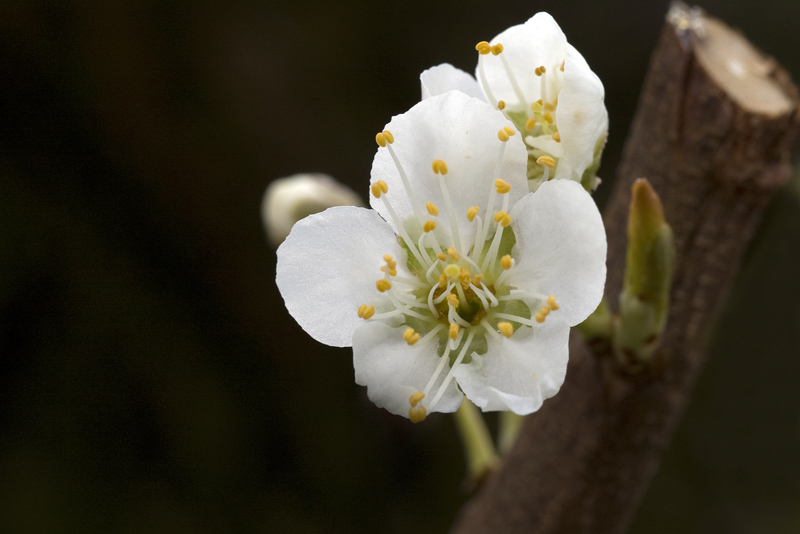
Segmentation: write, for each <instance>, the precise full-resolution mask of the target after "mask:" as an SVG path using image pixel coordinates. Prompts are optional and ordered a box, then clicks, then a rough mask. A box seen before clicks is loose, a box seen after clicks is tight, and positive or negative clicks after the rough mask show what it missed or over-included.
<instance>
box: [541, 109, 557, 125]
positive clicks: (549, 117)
mask: <svg viewBox="0 0 800 534" xmlns="http://www.w3.org/2000/svg"><path fill="white" fill-rule="evenodd" d="M544 120H546V121H547V122H548V123H550V124H553V123H554V122H555V121H556V119H555V118H554V117H553V114H552V113H550V112H547V113H545V114H544Z"/></svg>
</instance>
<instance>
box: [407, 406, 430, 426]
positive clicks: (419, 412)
mask: <svg viewBox="0 0 800 534" xmlns="http://www.w3.org/2000/svg"><path fill="white" fill-rule="evenodd" d="M427 415H428V411H427V410H426V409H425V406H423V405H421V404H420V405H419V406H417V407H416V408H409V410H408V418H409V419H410V420H411V422H412V423H420V422H422V421H424V420H425V416H427Z"/></svg>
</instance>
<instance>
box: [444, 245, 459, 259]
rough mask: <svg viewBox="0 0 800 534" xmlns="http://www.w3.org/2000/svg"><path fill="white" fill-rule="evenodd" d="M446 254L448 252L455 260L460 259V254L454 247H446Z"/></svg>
mask: <svg viewBox="0 0 800 534" xmlns="http://www.w3.org/2000/svg"><path fill="white" fill-rule="evenodd" d="M447 254H449V255H450V257H451V258H453V259H454V260H456V261H458V260H459V259H461V254H459V253H458V251H457V250H456V249H454V248H453V247H450V248H448V249H447Z"/></svg>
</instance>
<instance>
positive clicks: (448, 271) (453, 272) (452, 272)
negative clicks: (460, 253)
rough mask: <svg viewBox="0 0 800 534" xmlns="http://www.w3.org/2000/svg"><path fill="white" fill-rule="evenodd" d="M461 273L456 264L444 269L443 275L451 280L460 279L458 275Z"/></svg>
mask: <svg viewBox="0 0 800 534" xmlns="http://www.w3.org/2000/svg"><path fill="white" fill-rule="evenodd" d="M460 272H461V269H460V268H459V266H458V265H456V264H455V263H451V264H450V265H448V266H447V267H445V268H444V272H443V273H442V274H443V275H445V276H447V277H448V278H450V279H456V278H458V273H460Z"/></svg>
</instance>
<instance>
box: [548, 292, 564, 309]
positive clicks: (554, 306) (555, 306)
mask: <svg viewBox="0 0 800 534" xmlns="http://www.w3.org/2000/svg"><path fill="white" fill-rule="evenodd" d="M547 305H548V306H550V309H551V310H557V309H559V308H560V307H561V306H559V305H558V303H557V302H556V298H555V297H554V296H553V295H550V296H549V297H547Z"/></svg>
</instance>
